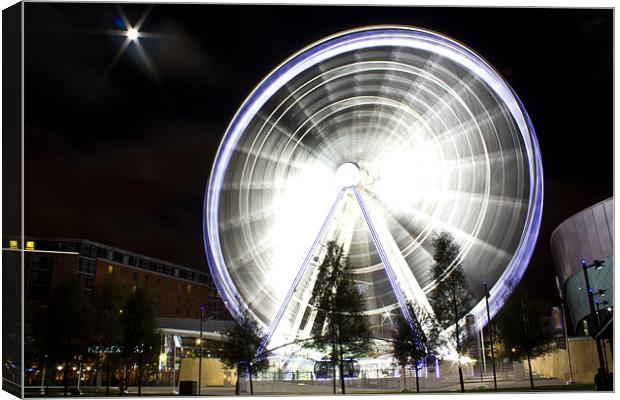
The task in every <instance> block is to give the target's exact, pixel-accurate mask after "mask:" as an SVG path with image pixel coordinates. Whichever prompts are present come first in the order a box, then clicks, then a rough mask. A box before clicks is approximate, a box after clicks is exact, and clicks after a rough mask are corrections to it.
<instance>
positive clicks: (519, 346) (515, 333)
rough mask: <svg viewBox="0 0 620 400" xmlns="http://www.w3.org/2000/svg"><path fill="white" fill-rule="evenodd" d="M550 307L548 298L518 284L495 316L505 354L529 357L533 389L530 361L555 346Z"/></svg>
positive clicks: (518, 357) (532, 380) (521, 357)
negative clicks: (533, 294)
mask: <svg viewBox="0 0 620 400" xmlns="http://www.w3.org/2000/svg"><path fill="white" fill-rule="evenodd" d="M550 308H551V304H549V303H548V302H546V301H545V300H543V299H541V298H536V297H534V296H532V295H531V293H528V292H527V290H526V289H525V288H524V287H518V288H517V289H516V290H515V291H513V293H512V295H511V296H510V298H509V299H508V301H507V302H506V304H504V307H503V308H502V309H501V310H500V312H499V314H498V315H497V317H496V321H497V322H496V324H497V330H498V331H499V338H500V340H501V342H502V344H503V346H502V349H504V352H503V353H504V354H502V356H503V357H504V358H509V359H511V360H522V359H524V358H525V359H527V362H528V365H529V371H530V386H531V388H532V389H534V379H533V376H532V367H531V363H530V360H531V358H535V357H538V356H541V355H544V354H546V353H548V352H549V351H551V349H552V347H551V346H552V343H553V340H554V339H553V333H552V330H551V325H550V323H549V315H548V311H549V310H550Z"/></svg>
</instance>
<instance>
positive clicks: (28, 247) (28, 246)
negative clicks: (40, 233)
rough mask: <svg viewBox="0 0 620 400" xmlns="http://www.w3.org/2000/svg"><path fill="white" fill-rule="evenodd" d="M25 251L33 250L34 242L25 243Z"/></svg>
mask: <svg viewBox="0 0 620 400" xmlns="http://www.w3.org/2000/svg"><path fill="white" fill-rule="evenodd" d="M26 250H34V242H32V241H27V242H26Z"/></svg>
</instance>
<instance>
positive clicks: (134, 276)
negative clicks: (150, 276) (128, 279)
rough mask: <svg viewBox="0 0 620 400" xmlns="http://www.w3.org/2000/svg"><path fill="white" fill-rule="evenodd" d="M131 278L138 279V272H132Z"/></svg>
mask: <svg viewBox="0 0 620 400" xmlns="http://www.w3.org/2000/svg"><path fill="white" fill-rule="evenodd" d="M133 279H134V280H138V273H137V272H134V273H133Z"/></svg>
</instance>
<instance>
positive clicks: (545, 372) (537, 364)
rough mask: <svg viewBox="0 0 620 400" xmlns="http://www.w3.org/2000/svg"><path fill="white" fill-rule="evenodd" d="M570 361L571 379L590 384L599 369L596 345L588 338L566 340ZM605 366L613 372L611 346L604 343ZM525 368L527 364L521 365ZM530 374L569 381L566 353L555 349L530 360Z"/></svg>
mask: <svg viewBox="0 0 620 400" xmlns="http://www.w3.org/2000/svg"><path fill="white" fill-rule="evenodd" d="M568 345H569V346H570V355H571V361H572V370H573V379H574V380H575V382H577V383H592V382H594V375H595V374H596V371H597V369H598V368H599V362H598V356H597V352H596V343H595V341H594V339H592V338H589V337H575V338H569V339H568ZM604 347H605V353H606V359H607V365H608V368H609V370H610V372H613V358H612V354H611V346H610V345H609V343H608V342H607V341H604ZM523 364H524V365H525V367H526V368H527V362H524V363H523ZM532 372H533V373H535V374H536V375H539V376H542V377H547V378H558V379H561V380H563V381H568V380H569V379H570V370H569V363H568V351H567V350H565V349H555V350H554V351H553V352H551V353H549V354H546V355H544V356H541V357H537V358H535V359H533V360H532Z"/></svg>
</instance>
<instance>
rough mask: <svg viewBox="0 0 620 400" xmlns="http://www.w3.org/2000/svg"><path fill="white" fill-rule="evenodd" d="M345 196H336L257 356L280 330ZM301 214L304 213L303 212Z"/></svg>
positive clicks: (339, 193) (342, 191) (339, 194)
mask: <svg viewBox="0 0 620 400" xmlns="http://www.w3.org/2000/svg"><path fill="white" fill-rule="evenodd" d="M343 194H344V190H340V191H339V192H338V195H337V196H336V200H335V201H334V203H333V204H332V206H331V208H330V209H329V212H328V213H327V216H326V217H325V219H324V220H323V224H322V225H321V228H320V230H319V232H318V233H317V235H316V236H315V238H314V241H313V242H312V245H311V246H310V248H309V249H308V252H307V253H306V257H305V258H304V260H303V262H302V263H301V265H300V266H299V269H298V270H297V274H296V275H295V278H294V279H293V282H291V285H290V286H289V289H288V292H287V293H286V296H285V297H284V301H283V302H282V303H281V304H280V307H279V308H278V312H277V313H276V315H275V317H274V318H273V320H272V321H271V323H270V324H269V328H268V329H267V334H266V335H265V338H264V339H263V341H262V342H261V344H260V346H259V348H258V350H257V351H256V354H260V353H262V352H263V350H264V349H265V348H266V347H267V345H268V344H269V342H270V341H271V338H272V337H273V334H274V333H275V331H276V329H277V328H278V325H279V324H280V320H281V319H282V316H283V315H284V312H285V311H286V309H287V308H288V305H289V303H290V302H291V298H292V297H293V294H294V293H295V291H296V290H297V286H298V285H299V282H300V281H301V278H302V277H303V276H304V275H305V272H306V270H307V269H308V265H310V261H311V260H312V256H313V255H314V253H315V252H316V250H317V247H318V246H319V244H320V243H321V239H322V238H323V237H324V236H325V232H326V231H327V228H328V227H329V224H330V222H331V221H332V219H333V217H334V214H335V213H336V209H337V208H338V205H339V204H340V202H341V199H342V196H343ZM301 212H303V210H302V211H301Z"/></svg>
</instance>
